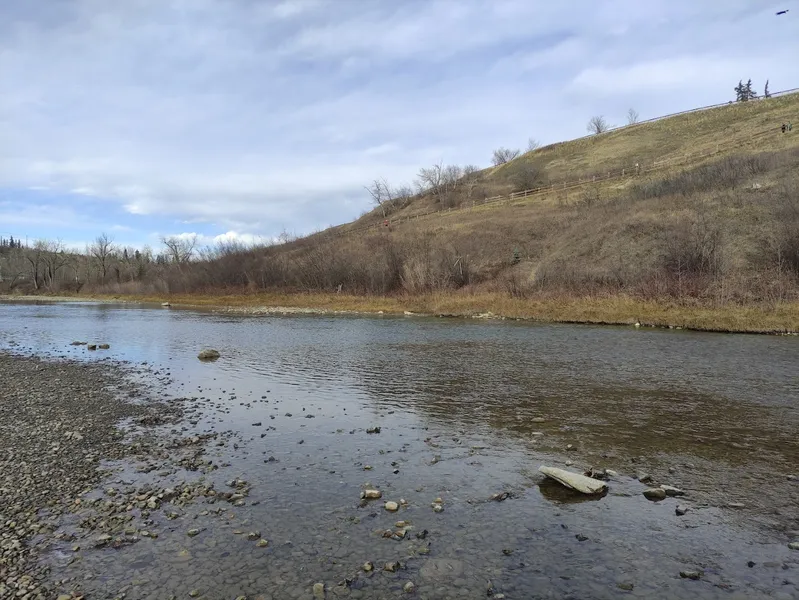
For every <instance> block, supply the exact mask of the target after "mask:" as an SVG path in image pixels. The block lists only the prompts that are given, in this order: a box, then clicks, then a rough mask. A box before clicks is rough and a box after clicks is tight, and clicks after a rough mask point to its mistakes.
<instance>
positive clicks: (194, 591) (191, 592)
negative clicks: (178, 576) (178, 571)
mask: <svg viewBox="0 0 799 600" xmlns="http://www.w3.org/2000/svg"><path fill="white" fill-rule="evenodd" d="M199 595H200V590H192V591H190V592H189V596H191V597H192V598H196V597H197V596H199Z"/></svg>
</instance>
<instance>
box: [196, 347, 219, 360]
mask: <svg viewBox="0 0 799 600" xmlns="http://www.w3.org/2000/svg"><path fill="white" fill-rule="evenodd" d="M220 356H221V354H219V350H214V349H213V348H206V349H205V350H201V351H200V353H199V354H198V355H197V358H199V359H200V360H216V359H217V358H219V357H220Z"/></svg>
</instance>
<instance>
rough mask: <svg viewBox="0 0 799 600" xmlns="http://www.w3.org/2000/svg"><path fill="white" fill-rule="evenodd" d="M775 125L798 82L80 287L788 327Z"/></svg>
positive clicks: (796, 254)
mask: <svg viewBox="0 0 799 600" xmlns="http://www.w3.org/2000/svg"><path fill="white" fill-rule="evenodd" d="M783 122H793V123H795V124H799V94H788V95H784V96H781V97H774V98H770V99H765V100H757V101H750V102H745V103H736V104H730V105H728V106H723V107H719V108H714V109H708V110H704V111H699V112H693V113H689V114H684V115H678V116H674V117H670V118H665V119H662V120H658V121H654V122H649V123H641V124H637V125H633V126H629V127H624V128H621V129H618V130H615V131H611V132H607V133H603V134H599V135H595V136H590V137H586V138H581V139H578V140H574V141H570V142H563V143H558V144H553V145H550V146H546V147H543V148H539V149H537V150H535V151H532V152H528V153H526V154H523V155H521V156H519V157H518V158H516V159H515V160H512V161H510V162H508V163H506V164H502V165H499V166H497V167H493V168H489V169H483V170H480V171H476V172H474V173H472V174H470V175H466V176H461V177H460V178H458V179H457V180H454V179H453V180H451V181H445V180H443V179H442V181H439V182H437V183H436V184H434V185H427V186H426V187H427V189H426V191H425V192H424V193H421V194H417V195H415V196H408V197H405V198H404V199H402V200H393V201H392V202H391V203H384V205H383V206H382V207H377V208H375V210H373V211H371V212H370V213H368V214H366V215H364V216H363V217H361V218H360V219H358V220H356V221H354V222H352V223H349V224H346V225H342V226H339V227H334V228H331V229H328V230H325V231H323V232H320V233H318V234H315V235H312V236H309V237H305V238H300V239H296V240H293V241H290V242H287V243H285V244H280V245H276V246H270V247H265V248H255V249H242V248H230V247H228V248H220V249H218V251H217V252H216V253H215V254H214V255H211V256H206V257H205V259H204V260H200V261H194V262H191V263H189V264H173V265H165V266H164V265H162V266H160V267H156V266H154V265H153V266H148V267H147V268H146V269H145V268H139V269H138V270H136V273H137V275H136V276H131V277H128V278H127V280H126V279H125V277H122V278H121V279H120V278H119V276H118V277H117V280H118V281H117V282H115V283H114V284H108V283H105V284H103V285H99V284H98V283H97V282H92V281H88V275H87V285H86V286H85V287H84V288H83V292H106V293H108V292H111V293H115V294H139V295H147V296H150V297H158V298H165V297H168V296H170V295H175V294H192V295H194V296H193V298H194V301H195V302H203V301H205V302H212V303H225V304H241V303H247V302H249V303H255V304H257V303H272V302H275V301H278V300H275V298H279V301H280V302H286V303H289V304H294V305H303V306H306V305H319V304H320V303H321V304H324V305H325V306H329V307H335V306H339V307H346V308H355V309H358V310H361V309H364V308H366V309H369V308H372V309H375V310H377V309H385V310H400V309H402V308H411V309H413V310H428V311H431V312H451V313H456V314H462V313H466V314H469V313H479V312H485V311H493V312H496V313H498V314H507V315H509V316H524V317H533V318H537V317H540V318H546V319H554V320H567V321H568V320H575V321H578V320H580V321H582V320H586V321H611V322H634V321H636V320H637V319H640V320H642V321H647V319H649V320H650V321H652V322H657V323H659V324H679V325H686V326H701V327H703V328H711V329H712V328H719V329H733V330H786V329H787V330H791V331H796V330H799V170H797V166H799V127H794V128H793V131H791V132H787V133H782V132H781V131H780V126H781V124H782V123H783ZM636 164H637V165H638V166H637V167H636ZM442 167H443V165H442ZM384 213H385V214H384ZM386 221H388V223H389V224H388V226H386V224H385V223H386ZM244 290H246V291H247V293H248V294H250V295H249V296H247V298H248V299H236V298H235V297H234V298H230V297H228V298H226V299H224V300H220V299H217V300H216V301H212V300H209V299H208V298H210V297H217V298H218V297H219V296H220V295H221V294H223V293H225V294H227V293H230V292H233V293H240V292H241V291H244ZM264 293H268V294H272V296H271V298H272V299H269V297H265V296H258V295H257V294H264ZM297 293H313V294H316V295H317V296H316V299H313V298H311V299H310V300H309V299H308V298H307V297H300V296H297V295H296V294H297ZM198 294H200V295H205V296H206V299H205V300H202V299H198V296H197V295H198ZM253 294H255V295H253ZM275 294H281V295H280V296H275ZM286 294H294V296H291V295H289V296H286ZM320 294H334V296H333V297H332V298H331V297H329V296H324V297H323V296H321V295H320ZM292 297H293V298H294V299H293V300H292ZM363 297H368V300H367V299H364V298H363ZM381 297H382V298H384V299H383V300H381V299H380V298H381ZM184 300H185V298H184ZM753 311H754V312H753ZM698 315H701V317H700V316H698Z"/></svg>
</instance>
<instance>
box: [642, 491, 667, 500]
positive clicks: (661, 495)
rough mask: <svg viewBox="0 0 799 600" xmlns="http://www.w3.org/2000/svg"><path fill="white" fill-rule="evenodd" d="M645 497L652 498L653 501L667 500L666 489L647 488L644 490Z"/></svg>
mask: <svg viewBox="0 0 799 600" xmlns="http://www.w3.org/2000/svg"><path fill="white" fill-rule="evenodd" d="M644 497H646V499H647V500H652V501H653V502H657V501H658V500H665V499H666V490H664V489H663V488H647V489H645V490H644Z"/></svg>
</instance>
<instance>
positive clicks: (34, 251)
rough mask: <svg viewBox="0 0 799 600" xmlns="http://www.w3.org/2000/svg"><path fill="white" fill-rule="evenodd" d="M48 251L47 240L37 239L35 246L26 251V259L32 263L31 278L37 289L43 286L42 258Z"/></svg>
mask: <svg viewBox="0 0 799 600" xmlns="http://www.w3.org/2000/svg"><path fill="white" fill-rule="evenodd" d="M46 251H47V242H46V241H45V240H36V241H35V242H34V243H33V247H32V248H30V249H26V251H25V259H26V260H27V261H28V263H29V264H30V278H31V281H32V282H33V288H34V289H35V290H38V289H39V287H40V286H41V280H40V277H41V271H42V258H43V255H44V253H45V252H46Z"/></svg>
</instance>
